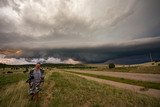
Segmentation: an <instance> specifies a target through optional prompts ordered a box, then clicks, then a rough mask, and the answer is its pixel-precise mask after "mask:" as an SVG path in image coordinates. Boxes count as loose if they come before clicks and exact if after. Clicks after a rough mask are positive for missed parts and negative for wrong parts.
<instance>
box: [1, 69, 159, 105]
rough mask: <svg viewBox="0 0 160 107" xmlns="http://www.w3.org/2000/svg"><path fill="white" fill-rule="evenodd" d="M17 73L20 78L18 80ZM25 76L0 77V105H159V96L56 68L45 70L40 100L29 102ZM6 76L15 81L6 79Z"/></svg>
mask: <svg viewBox="0 0 160 107" xmlns="http://www.w3.org/2000/svg"><path fill="white" fill-rule="evenodd" d="M17 74H18V75H17ZM0 76H2V75H0ZM19 76H21V77H22V78H18V79H17V78H16V77H19ZM26 77H27V74H23V73H15V74H14V73H13V74H5V77H3V78H5V79H0V81H1V80H3V82H2V81H1V84H0V87H3V88H1V89H0V107H53V106H54V107H64V106H65V107H80V106H82V107H104V106H105V107H111V106H112V107H114V106H115V107H117V106H120V107H128V106H131V107H132V106H134V107H135V106H137V107H158V106H160V99H157V98H152V97H150V96H146V95H141V94H137V93H134V92H131V91H127V90H121V89H117V88H114V87H111V86H109V85H105V84H100V83H97V82H93V81H88V80H86V79H84V78H81V77H78V76H75V75H72V74H69V73H66V72H63V70H58V69H53V70H51V71H46V78H45V83H44V84H43V86H42V87H43V90H42V92H41V93H40V99H39V101H38V102H35V101H30V100H29V97H28V84H26V83H25V79H26ZM1 78H2V77H1ZM9 78H12V80H14V82H9V81H10V79H9ZM4 81H5V82H4ZM4 84H5V85H4Z"/></svg>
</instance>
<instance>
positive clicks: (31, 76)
mask: <svg viewBox="0 0 160 107" xmlns="http://www.w3.org/2000/svg"><path fill="white" fill-rule="evenodd" d="M33 71H34V70H33V69H32V70H31V71H30V72H29V74H28V79H27V81H26V82H27V83H30V82H31V80H32V79H34V76H33Z"/></svg>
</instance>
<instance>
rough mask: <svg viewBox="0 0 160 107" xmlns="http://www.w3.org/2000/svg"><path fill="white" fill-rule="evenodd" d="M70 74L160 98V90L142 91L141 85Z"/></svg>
mask: <svg viewBox="0 0 160 107" xmlns="http://www.w3.org/2000/svg"><path fill="white" fill-rule="evenodd" d="M71 74H73V75H78V76H80V77H82V78H85V79H87V80H92V81H96V82H99V83H104V84H108V85H111V86H114V87H117V88H121V89H126V90H130V91H133V92H137V93H141V94H145V95H149V96H152V97H156V98H160V90H156V89H148V90H145V91H142V90H141V89H143V87H141V86H136V85H130V84H125V83H119V82H114V81H110V80H104V79H99V78H95V77H89V76H84V75H80V74H74V73H71Z"/></svg>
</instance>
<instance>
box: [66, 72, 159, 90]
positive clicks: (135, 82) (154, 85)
mask: <svg viewBox="0 0 160 107" xmlns="http://www.w3.org/2000/svg"><path fill="white" fill-rule="evenodd" d="M67 72H70V73H76V74H81V75H85V76H90V77H96V78H100V79H105V80H111V81H115V82H121V83H126V84H131V85H138V86H142V87H145V88H153V89H159V90H160V83H154V82H147V81H138V80H131V79H125V78H119V77H111V76H104V75H96V74H89V73H80V72H74V71H67Z"/></svg>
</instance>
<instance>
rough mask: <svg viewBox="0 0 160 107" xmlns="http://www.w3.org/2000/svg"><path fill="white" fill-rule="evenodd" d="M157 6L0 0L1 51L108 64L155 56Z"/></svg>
mask: <svg viewBox="0 0 160 107" xmlns="http://www.w3.org/2000/svg"><path fill="white" fill-rule="evenodd" d="M159 10H160V1H159V0H147V1H146V0H27V1H26V0H0V49H1V50H0V51H1V52H0V54H5V52H6V50H20V51H21V54H14V52H13V53H11V54H5V58H25V59H26V60H27V59H30V58H32V59H34V58H39V59H40V58H43V59H44V60H45V61H48V60H51V58H52V59H54V58H55V59H56V58H58V60H57V59H56V60H55V59H54V61H55V62H56V61H57V63H58V62H59V63H61V62H67V61H71V62H72V61H79V62H82V63H104V62H107V61H112V60H116V59H123V58H124V59H125V58H128V57H129V58H131V59H134V58H135V57H137V58H140V56H143V57H146V58H148V56H147V55H148V54H149V53H151V54H153V56H155V59H156V60H157V59H159V58H160V54H159V53H160V51H159V50H160V46H159V43H160V13H159ZM15 53H16V52H15ZM49 58H50V59H49ZM142 59H143V58H142ZM54 61H53V62H54ZM144 61H147V60H144ZM124 62H125V61H124ZM133 63H134V61H133Z"/></svg>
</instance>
